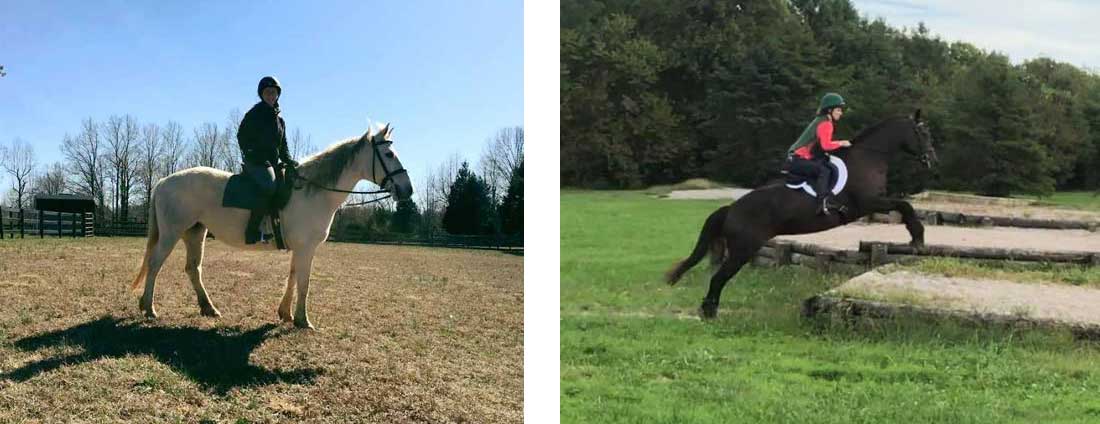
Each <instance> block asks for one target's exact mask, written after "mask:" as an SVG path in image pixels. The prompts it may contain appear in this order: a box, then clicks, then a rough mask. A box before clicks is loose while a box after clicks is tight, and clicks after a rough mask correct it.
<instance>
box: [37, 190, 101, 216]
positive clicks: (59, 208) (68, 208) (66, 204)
mask: <svg viewBox="0 0 1100 424" xmlns="http://www.w3.org/2000/svg"><path fill="white" fill-rule="evenodd" d="M34 208H35V209H38V210H40V211H52V212H70V213H84V212H95V208H96V204H95V200H94V199H92V198H91V197H88V196H78V195H75V194H39V195H36V196H34Z"/></svg>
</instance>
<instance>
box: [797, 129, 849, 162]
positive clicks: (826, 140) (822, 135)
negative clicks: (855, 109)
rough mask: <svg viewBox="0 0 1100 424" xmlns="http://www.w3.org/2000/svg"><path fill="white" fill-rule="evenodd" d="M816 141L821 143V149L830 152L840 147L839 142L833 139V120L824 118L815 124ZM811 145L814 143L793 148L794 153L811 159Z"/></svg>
mask: <svg viewBox="0 0 1100 424" xmlns="http://www.w3.org/2000/svg"><path fill="white" fill-rule="evenodd" d="M817 142H818V143H819V144H821V150H824V151H826V152H831V151H833V150H836V149H839V148H840V147H841V145H840V143H837V142H835V141H833V121H829V120H825V121H822V122H821V123H820V124H817ZM813 147H814V143H810V144H807V145H805V146H802V147H799V148H798V149H797V150H795V151H794V154H796V155H798V156H800V157H801V158H803V159H806V160H809V159H812V158H813V152H812V149H813Z"/></svg>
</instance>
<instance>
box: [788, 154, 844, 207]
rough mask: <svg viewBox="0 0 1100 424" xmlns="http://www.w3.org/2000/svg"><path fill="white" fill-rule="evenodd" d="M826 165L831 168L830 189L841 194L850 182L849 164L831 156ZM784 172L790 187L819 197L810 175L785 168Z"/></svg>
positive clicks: (835, 193)
mask: <svg viewBox="0 0 1100 424" xmlns="http://www.w3.org/2000/svg"><path fill="white" fill-rule="evenodd" d="M825 166H826V167H828V168H829V187H830V191H832V192H833V194H834V195H837V194H840V192H841V191H843V190H844V186H845V184H847V183H848V166H847V165H845V164H844V161H843V160H841V159H840V158H838V157H836V156H829V162H828V163H826V164H825ZM783 173H784V174H786V176H787V181H786V183H787V187H788V188H792V189H795V190H802V191H803V192H805V193H806V194H808V195H810V196H811V197H817V192H816V191H814V187H813V183H812V182H810V181H809V179H808V178H809V177H807V176H805V175H801V174H798V173H795V172H791V171H788V170H784V171H783Z"/></svg>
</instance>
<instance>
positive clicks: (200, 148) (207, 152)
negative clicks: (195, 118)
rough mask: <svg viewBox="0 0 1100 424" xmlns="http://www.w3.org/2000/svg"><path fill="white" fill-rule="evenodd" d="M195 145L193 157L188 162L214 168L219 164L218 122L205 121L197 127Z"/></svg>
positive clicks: (192, 151) (192, 152)
mask: <svg viewBox="0 0 1100 424" xmlns="http://www.w3.org/2000/svg"><path fill="white" fill-rule="evenodd" d="M194 131H195V145H194V146H192V150H191V157H190V159H189V160H188V163H189V164H190V165H192V166H209V167H211V168H213V167H214V166H216V165H217V164H218V157H219V156H220V155H219V154H218V153H219V152H218V134H219V133H220V132H221V131H220V130H219V129H218V124H215V123H213V122H204V123H203V124H202V125H201V126H199V127H198V128H195V130H194Z"/></svg>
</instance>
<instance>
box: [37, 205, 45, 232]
mask: <svg viewBox="0 0 1100 424" xmlns="http://www.w3.org/2000/svg"><path fill="white" fill-rule="evenodd" d="M45 212H46V211H38V238H46V232H45V231H44V230H43V228H42V215H45Z"/></svg>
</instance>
